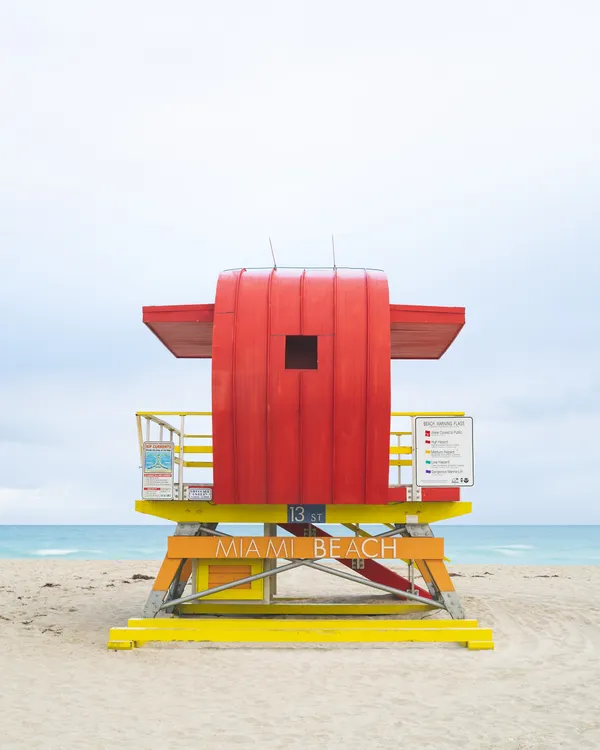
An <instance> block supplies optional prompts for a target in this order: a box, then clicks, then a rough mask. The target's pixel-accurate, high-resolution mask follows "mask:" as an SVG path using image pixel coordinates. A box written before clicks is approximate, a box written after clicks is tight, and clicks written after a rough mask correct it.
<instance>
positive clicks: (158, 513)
mask: <svg viewBox="0 0 600 750" xmlns="http://www.w3.org/2000/svg"><path fill="white" fill-rule="evenodd" d="M287 507H288V506H287V505H215V504H214V503H208V502H201V501H194V500H184V501H179V500H136V503H135V509H136V511H137V512H138V513H145V514H146V515H149V516H155V517H157V518H164V519H166V520H168V521H173V522H175V523H287V522H288V520H287ZM472 507H473V506H472V503H465V502H449V503H422V502H410V503H395V504H389V505H328V506H326V508H327V509H326V519H327V523H342V524H343V523H407V518H406V517H407V516H413V517H414V516H416V517H417V521H416V522H415V521H413V520H412V519H411V521H410V523H435V522H436V521H445V520H447V519H449V518H457V517H459V516H465V515H467V514H468V513H471V511H472Z"/></svg>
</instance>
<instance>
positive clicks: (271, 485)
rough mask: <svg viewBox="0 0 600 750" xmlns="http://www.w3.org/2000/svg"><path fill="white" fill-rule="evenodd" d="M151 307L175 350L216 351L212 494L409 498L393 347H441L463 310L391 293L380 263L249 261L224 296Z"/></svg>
mask: <svg viewBox="0 0 600 750" xmlns="http://www.w3.org/2000/svg"><path fill="white" fill-rule="evenodd" d="M143 319H144V323H145V324H146V325H147V326H148V327H149V328H150V329H151V330H152V331H153V332H154V333H155V335H156V336H157V337H158V338H159V339H160V340H161V341H162V342H163V343H164V344H165V346H166V347H167V348H168V349H169V350H170V351H171V352H172V353H173V354H174V355H175V356H176V357H185V358H212V360H213V362H212V431H213V462H214V469H213V472H214V474H213V476H214V480H213V481H214V490H213V502H214V503H215V504H271V503H274V504H278V505H291V504H298V505H307V504H320V505H330V504H343V505H361V504H373V505H383V504H386V503H388V502H390V501H396V502H397V501H401V500H405V499H406V492H405V490H399V489H398V488H389V471H390V411H391V403H390V393H391V384H390V369H391V368H390V360H392V359H439V358H440V357H441V356H442V354H444V352H445V351H446V350H447V349H448V347H449V346H450V344H451V343H452V342H453V341H454V339H455V338H456V336H457V335H458V333H459V332H460V330H461V328H462V327H463V325H464V322H465V311H464V308H448V307H415V306H409V305H390V302H389V291H388V283H387V278H386V276H385V274H384V273H383V272H381V271H371V270H342V269H328V270H279V269H272V270H267V271H264V270H258V271H257V270H246V269H240V270H234V271H225V272H223V273H222V274H221V275H220V276H219V280H218V284H217V293H216V299H215V304H214V305H212V304H211V305H178V306H170V307H145V308H144V310H143ZM422 499H424V500H426V499H429V500H435V499H439V500H445V501H448V500H458V499H459V490H458V489H457V488H446V489H442V490H438V491H437V492H436V490H435V488H430V489H425V490H423V498H422Z"/></svg>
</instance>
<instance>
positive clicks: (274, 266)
mask: <svg viewBox="0 0 600 750" xmlns="http://www.w3.org/2000/svg"><path fill="white" fill-rule="evenodd" d="M269 245H270V247H271V255H272V256H273V268H275V269H277V262H276V260H275V251H274V250H273V243H272V242H271V238H270V237H269Z"/></svg>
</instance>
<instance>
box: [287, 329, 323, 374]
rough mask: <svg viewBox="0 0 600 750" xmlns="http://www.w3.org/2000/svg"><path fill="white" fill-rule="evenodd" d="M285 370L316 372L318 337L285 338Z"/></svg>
mask: <svg viewBox="0 0 600 750" xmlns="http://www.w3.org/2000/svg"><path fill="white" fill-rule="evenodd" d="M285 369H286V370H316V369H317V337H316V336H286V337H285Z"/></svg>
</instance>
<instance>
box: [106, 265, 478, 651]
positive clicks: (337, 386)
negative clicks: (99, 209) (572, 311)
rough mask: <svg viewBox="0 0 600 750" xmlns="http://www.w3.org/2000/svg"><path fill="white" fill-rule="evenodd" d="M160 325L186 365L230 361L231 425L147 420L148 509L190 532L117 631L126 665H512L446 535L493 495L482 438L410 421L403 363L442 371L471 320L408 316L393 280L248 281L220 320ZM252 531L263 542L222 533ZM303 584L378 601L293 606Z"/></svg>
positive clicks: (143, 444)
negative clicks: (292, 656) (482, 479)
mask: <svg viewBox="0 0 600 750" xmlns="http://www.w3.org/2000/svg"><path fill="white" fill-rule="evenodd" d="M143 321H144V323H145V324H146V325H147V326H148V328H150V330H151V331H152V332H153V333H154V334H155V335H156V336H157V338H158V339H159V340H160V341H161V342H162V343H163V344H164V345H165V346H166V347H167V348H168V349H169V350H170V351H171V352H172V353H173V354H174V355H175V357H181V358H198V359H207V358H209V359H212V411H211V412H148V411H143V412H138V414H137V425H138V434H139V442H140V457H141V461H142V471H143V489H142V499H141V500H139V501H137V503H136V510H137V511H139V512H141V513H146V514H149V515H153V516H156V517H159V518H163V519H168V520H170V521H173V522H176V523H177V527H176V530H175V533H174V535H173V536H171V537H169V539H168V543H167V551H166V556H165V559H164V562H163V563H162V565H161V567H160V571H159V573H158V575H157V577H156V580H155V582H154V586H153V589H152V592H151V593H150V596H149V598H148V601H147V602H146V605H145V607H144V610H143V617H142V618H141V619H133V620H130V621H129V623H128V627H124V628H118V627H117V628H113V629H112V630H111V632H110V640H109V644H108V645H109V648H114V649H121V648H132V647H134V646H138V645H141V644H144V643H147V642H153V641H159V642H170V641H187V642H190V641H191V642H258V641H263V642H286V641H287V642H289V641H295V642H300V641H303V642H331V641H337V642H394V641H395V642H399V641H418V642H432V641H433V642H453V643H459V644H462V645H466V646H468V647H469V648H470V649H490V648H493V642H492V633H491V630H489V629H487V628H480V627H479V625H478V623H477V622H476V621H474V620H467V619H465V614H464V611H463V607H462V605H461V602H460V600H459V597H458V595H457V593H456V591H455V590H454V586H453V584H452V580H451V578H450V575H449V574H448V571H447V569H446V566H445V557H444V541H443V539H440V538H435V537H434V536H433V533H432V531H431V524H432V523H433V522H435V521H441V520H443V519H448V518H453V517H457V516H461V515H465V514H467V513H469V512H470V511H471V504H470V503H468V502H464V501H463V500H462V499H461V492H462V490H463V489H464V488H465V487H469V486H471V485H472V484H473V466H472V430H471V426H472V421H471V420H470V418H468V417H465V416H464V414H462V413H461V412H407V411H403V412H392V411H391V366H390V361H391V360H392V359H433V360H435V359H439V358H440V357H441V356H442V355H443V354H444V353H445V352H446V350H447V349H448V347H449V346H450V345H451V344H452V342H453V341H454V339H455V338H456V336H457V335H458V333H459V332H460V330H461V329H462V327H463V325H464V322H465V311H464V309H463V308H448V307H415V306H407V305H390V302H389V293H388V283H387V279H386V276H385V274H384V273H383V272H381V271H373V270H365V269H341V268H333V269H305V270H298V269H280V268H273V269H266V270H265V269H258V270H250V269H239V270H231V271H225V272H223V273H222V274H221V275H220V276H219V280H218V283H217V290H216V298H215V302H214V304H204V305H177V306H170V307H145V308H144V309H143ZM390 415H391V416H390ZM202 421H203V422H204V424H205V425H206V426H205V427H204V428H202V427H200V429H199V431H197V430H194V429H191V427H190V425H191V423H192V422H196V423H198V422H200V423H202ZM194 456H195V457H196V458H198V457H199V458H202V459H204V460H193V457H194ZM211 456H212V460H210V458H211ZM403 468H404V476H405V477H406V476H407V475H408V474H410V476H409V478H408V480H407V481H404V482H403V481H402V480H403V473H402V470H403ZM211 470H212V476H211V474H210V472H211ZM391 474H393V481H390V479H391ZM249 523H251V524H260V526H258V528H259V529H260V530H261V531H262V533H261V534H255V535H252V536H239V535H235V534H233V535H232V534H229V533H227V532H226V531H225V530H223V527H222V525H223V524H249ZM325 525H341V526H342V527H344V534H345V535H338V534H336V533H335V531H333V530H332V528H331V526H328V527H327V529H326V528H324V526H325ZM365 525H366V528H365ZM376 527H379V529H381V528H383V529H384V530H383V531H379V529H378V530H377V532H376V531H374V530H373V529H374V528H376ZM226 528H230V527H228V526H227V527H226ZM338 528H339V526H338ZM368 529H369V530H368ZM380 560H382V561H384V562H379V561H380ZM386 561H389V563H390V564H391V567H390V566H388V565H386V564H385V562H386ZM340 563H341V565H340ZM299 567H307V568H310V569H311V570H312V571H314V572H315V574H316V573H317V572H318V573H321V574H323V575H333V576H338V577H340V578H343V579H348V580H349V581H353V582H357V583H362V584H364V585H365V586H367V587H370V590H371V593H372V594H373V595H374V596H373V597H371V600H370V601H369V602H368V603H364V599H362V598H360V597H349V598H348V599H347V601H343V602H339V601H337V602H336V603H331V602H329V603H325V602H323V601H322V600H321V601H319V600H318V599H315V598H309V599H290V598H283V597H280V596H278V595H277V586H276V581H277V576H280V575H285V574H286V572H287V571H290V570H292V569H295V568H299ZM415 569H416V570H418V571H419V573H420V575H421V577H422V582H421V583H422V585H418V584H417V583H416V582H415ZM404 572H406V575H402V573H404ZM190 579H191V589H190V593H188V594H186V593H185V589H186V586H187V585H188V583H189V582H190ZM440 615H441V616H440Z"/></svg>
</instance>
